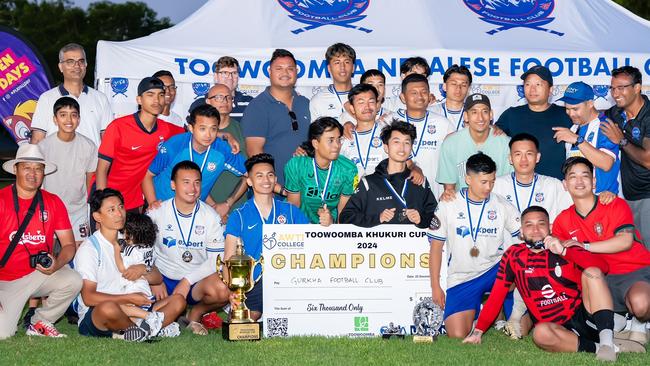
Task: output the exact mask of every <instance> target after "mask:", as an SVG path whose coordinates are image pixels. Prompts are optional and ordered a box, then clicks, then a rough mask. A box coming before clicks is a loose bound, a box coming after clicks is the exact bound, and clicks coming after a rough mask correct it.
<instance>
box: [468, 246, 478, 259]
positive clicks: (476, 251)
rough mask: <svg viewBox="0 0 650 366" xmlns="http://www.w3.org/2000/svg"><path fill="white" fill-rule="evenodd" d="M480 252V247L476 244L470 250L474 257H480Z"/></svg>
mask: <svg viewBox="0 0 650 366" xmlns="http://www.w3.org/2000/svg"><path fill="white" fill-rule="evenodd" d="M479 253H480V251H479V250H478V248H477V247H476V246H473V247H472V249H470V250H469V255H471V256H472V257H474V258H476V257H478V254H479Z"/></svg>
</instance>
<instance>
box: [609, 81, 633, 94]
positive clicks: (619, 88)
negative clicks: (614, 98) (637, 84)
mask: <svg viewBox="0 0 650 366" xmlns="http://www.w3.org/2000/svg"><path fill="white" fill-rule="evenodd" d="M633 85H634V83H632V84H627V85H621V86H610V87H609V91H610V92H613V91H614V90H616V91H617V92H619V93H620V92H622V91H623V90H625V88H627V87H628V86H633Z"/></svg>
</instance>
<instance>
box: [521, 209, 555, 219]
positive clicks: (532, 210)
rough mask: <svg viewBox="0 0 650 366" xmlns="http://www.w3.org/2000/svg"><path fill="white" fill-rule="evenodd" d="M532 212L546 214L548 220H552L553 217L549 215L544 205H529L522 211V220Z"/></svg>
mask: <svg viewBox="0 0 650 366" xmlns="http://www.w3.org/2000/svg"><path fill="white" fill-rule="evenodd" d="M531 212H541V213H543V214H544V216H546V220H548V221H550V219H551V217H550V216H549V215H548V211H546V209H545V208H544V207H542V206H529V207H528V208H527V209H525V210H524V211H523V212H522V213H521V221H522V222H523V221H524V216H526V215H528V214H529V213H531Z"/></svg>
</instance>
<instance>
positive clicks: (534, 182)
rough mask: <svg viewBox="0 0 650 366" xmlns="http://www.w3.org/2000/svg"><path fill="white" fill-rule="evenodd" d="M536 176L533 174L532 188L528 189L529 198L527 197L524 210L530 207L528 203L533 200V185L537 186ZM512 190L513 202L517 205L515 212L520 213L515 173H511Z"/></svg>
mask: <svg viewBox="0 0 650 366" xmlns="http://www.w3.org/2000/svg"><path fill="white" fill-rule="evenodd" d="M537 178H538V176H537V174H535V179H533V187H532V188H531V189H530V196H529V197H528V204H526V207H524V210H525V209H527V208H528V207H530V202H531V201H532V200H533V195H534V194H535V185H537ZM512 189H513V190H514V191H515V202H516V203H517V210H519V212H521V207H520V206H519V196H518V195H517V180H516V179H515V173H512Z"/></svg>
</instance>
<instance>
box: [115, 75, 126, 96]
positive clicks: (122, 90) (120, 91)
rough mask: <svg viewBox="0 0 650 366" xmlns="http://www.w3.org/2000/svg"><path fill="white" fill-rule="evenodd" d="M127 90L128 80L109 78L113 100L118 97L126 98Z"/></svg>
mask: <svg viewBox="0 0 650 366" xmlns="http://www.w3.org/2000/svg"><path fill="white" fill-rule="evenodd" d="M128 89H129V79H127V78H111V90H113V98H115V97H116V96H118V95H123V96H124V97H125V98H126V91H127V90H128Z"/></svg>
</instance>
